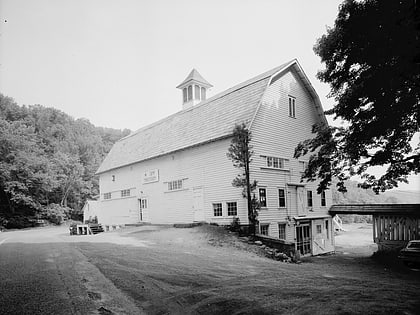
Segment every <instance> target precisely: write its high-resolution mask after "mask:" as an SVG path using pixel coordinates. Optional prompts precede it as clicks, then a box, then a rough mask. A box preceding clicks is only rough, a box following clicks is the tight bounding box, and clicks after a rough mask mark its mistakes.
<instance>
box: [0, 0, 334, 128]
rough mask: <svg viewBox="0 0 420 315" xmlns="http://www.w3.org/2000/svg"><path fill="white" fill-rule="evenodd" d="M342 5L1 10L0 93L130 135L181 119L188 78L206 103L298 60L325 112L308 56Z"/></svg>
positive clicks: (148, 2)
mask: <svg viewBox="0 0 420 315" xmlns="http://www.w3.org/2000/svg"><path fill="white" fill-rule="evenodd" d="M341 2H342V1H341V0H339V1H338V0H322V1H309V0H305V1H304V0H294V1H292V0H288V1H286V0H224V1H223V0H211V1H210V0H206V1H202V0H177V1H173V0H123V1H117V0H0V92H1V93H2V94H4V95H7V96H10V97H12V98H14V99H15V101H16V102H17V103H18V104H19V105H33V104H41V105H44V106H47V107H55V108H57V109H60V110H62V111H64V112H66V113H67V114H69V115H71V116H73V117H74V118H87V119H88V120H90V122H92V123H93V124H94V125H96V126H103V127H110V128H117V129H124V128H128V129H131V130H137V129H139V128H141V127H143V126H146V125H148V124H150V123H153V122H155V121H157V120H159V119H161V118H164V117H166V116H168V115H170V114H173V113H175V112H177V111H179V110H181V109H182V98H181V91H180V90H178V89H176V88H175V87H176V86H177V85H178V84H179V83H181V82H182V81H183V80H184V79H185V78H186V76H187V75H188V74H189V72H190V71H191V70H192V69H193V68H196V69H197V70H198V71H199V72H200V74H201V75H202V76H203V77H204V78H205V79H206V80H207V81H209V82H210V83H211V84H212V85H213V86H214V87H213V88H212V89H211V90H210V91H209V92H208V96H211V95H215V94H217V93H219V92H222V91H224V90H226V89H228V88H230V87H232V86H234V85H236V84H238V83H241V82H243V81H246V80H248V79H250V78H252V77H253V76H256V75H259V74H261V73H263V72H265V71H267V70H270V69H272V68H275V67H277V66H279V65H281V64H283V63H285V62H287V61H289V60H292V59H294V58H297V59H298V61H299V63H300V64H301V66H302V67H303V69H304V71H305V73H306V75H307V77H308V78H309V80H310V81H311V83H312V85H313V86H314V88H315V90H316V91H317V93H318V94H319V97H320V99H321V102H322V104H323V107H324V109H329V108H331V107H332V106H333V104H334V101H333V100H332V99H329V98H327V95H328V93H329V87H328V85H327V84H324V83H322V82H320V81H319V80H318V79H317V78H316V73H317V71H318V70H320V69H322V68H323V65H322V64H321V61H320V58H319V57H318V56H316V55H315V53H314V52H313V46H314V44H315V43H316V41H317V39H318V38H320V37H321V36H322V35H323V34H325V33H326V30H327V27H328V26H330V27H332V26H333V25H334V20H335V18H336V16H337V13H338V6H339V4H340V3H341ZM329 121H330V122H331V120H329Z"/></svg>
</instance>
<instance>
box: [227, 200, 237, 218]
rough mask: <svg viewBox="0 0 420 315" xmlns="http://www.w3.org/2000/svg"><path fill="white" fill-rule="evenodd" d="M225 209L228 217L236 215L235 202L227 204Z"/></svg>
mask: <svg viewBox="0 0 420 315" xmlns="http://www.w3.org/2000/svg"><path fill="white" fill-rule="evenodd" d="M227 208H228V215H238V209H237V206H236V202H228V203H227Z"/></svg>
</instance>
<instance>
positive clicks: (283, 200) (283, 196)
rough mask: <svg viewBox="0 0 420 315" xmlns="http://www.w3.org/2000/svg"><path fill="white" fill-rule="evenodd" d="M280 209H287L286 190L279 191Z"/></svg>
mask: <svg viewBox="0 0 420 315" xmlns="http://www.w3.org/2000/svg"><path fill="white" fill-rule="evenodd" d="M279 207H286V194H285V191H284V189H279Z"/></svg>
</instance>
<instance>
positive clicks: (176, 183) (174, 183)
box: [167, 179, 184, 191]
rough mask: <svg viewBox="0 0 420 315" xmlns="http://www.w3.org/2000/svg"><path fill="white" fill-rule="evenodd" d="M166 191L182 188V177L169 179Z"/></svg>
mask: <svg viewBox="0 0 420 315" xmlns="http://www.w3.org/2000/svg"><path fill="white" fill-rule="evenodd" d="M167 184H168V191H177V190H182V189H184V181H183V180H182V179H176V180H171V181H170V182H167Z"/></svg>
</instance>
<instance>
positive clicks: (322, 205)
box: [321, 190, 327, 207]
mask: <svg viewBox="0 0 420 315" xmlns="http://www.w3.org/2000/svg"><path fill="white" fill-rule="evenodd" d="M326 206H327V196H326V195H325V190H323V191H321V207H326Z"/></svg>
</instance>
